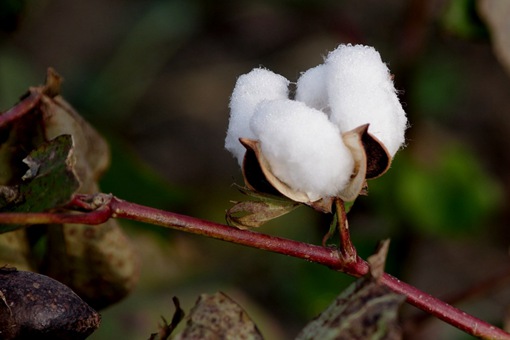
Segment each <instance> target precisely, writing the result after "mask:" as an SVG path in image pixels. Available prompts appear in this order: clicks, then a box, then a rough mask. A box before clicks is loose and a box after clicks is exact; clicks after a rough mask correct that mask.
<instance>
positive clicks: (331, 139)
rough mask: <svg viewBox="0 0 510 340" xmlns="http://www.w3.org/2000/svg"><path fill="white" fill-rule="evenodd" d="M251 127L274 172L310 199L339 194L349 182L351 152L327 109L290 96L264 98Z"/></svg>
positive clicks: (351, 166)
mask: <svg viewBox="0 0 510 340" xmlns="http://www.w3.org/2000/svg"><path fill="white" fill-rule="evenodd" d="M250 127H251V129H252V131H253V133H254V134H255V137H256V138H257V139H258V140H259V141H260V145H261V149H262V153H263V154H264V156H265V157H266V158H267V160H268V162H269V164H270V166H271V171H272V172H273V174H274V175H275V176H276V177H278V178H279V179H280V180H281V181H283V182H285V183H286V184H287V185H289V186H290V187H291V188H293V189H295V190H299V191H302V192H306V193H307V194H308V196H309V197H310V199H311V200H312V201H314V200H318V199H319V198H321V197H328V196H336V195H337V194H338V193H339V192H340V191H341V190H342V189H343V188H344V187H345V186H346V184H347V182H348V181H349V178H350V176H351V174H352V171H353V167H354V161H353V159H352V155H351V153H350V152H349V150H348V149H347V147H346V146H345V145H344V143H343V141H342V138H341V135H340V131H339V129H338V127H337V126H335V125H334V124H332V123H331V122H330V121H329V120H328V117H327V116H326V114H324V113H323V112H321V111H318V110H316V109H313V108H310V107H308V106H307V105H306V104H304V103H301V102H298V101H293V100H289V99H286V100H270V101H264V102H262V103H260V104H259V105H258V106H257V108H256V110H255V114H254V115H253V118H252V119H251V122H250Z"/></svg>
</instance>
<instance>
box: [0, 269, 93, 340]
mask: <svg viewBox="0 0 510 340" xmlns="http://www.w3.org/2000/svg"><path fill="white" fill-rule="evenodd" d="M100 321H101V317H100V315H99V314H98V313H97V312H96V311H94V310H93V309H92V308H90V307H89V306H88V305H87V304H86V303H85V302H83V300H82V299H80V298H79V297H78V295H76V294H75V293H74V292H73V291H72V290H71V289H69V288H68V287H67V286H65V285H63V284H61V283H60V282H58V281H56V280H53V279H51V278H49V277H47V276H44V275H41V274H37V273H32V272H25V271H17V270H16V269H14V268H5V267H4V268H0V334H1V338H2V339H6V340H8V339H85V338H86V337H87V336H89V335H90V334H91V333H92V332H94V331H95V330H96V329H97V327H98V326H99V323H100Z"/></svg>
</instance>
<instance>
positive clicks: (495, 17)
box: [477, 0, 510, 74]
mask: <svg viewBox="0 0 510 340" xmlns="http://www.w3.org/2000/svg"><path fill="white" fill-rule="evenodd" d="M477 5H478V11H479V13H480V16H481V17H482V19H484V21H485V22H486V23H487V26H488V27H489V30H490V32H491V38H492V39H491V40H492V44H493V49H494V53H495V55H496V57H497V58H498V59H499V61H500V62H501V64H503V66H504V67H505V68H506V71H507V73H508V74H510V34H508V32H509V30H510V20H508V13H509V11H510V2H509V1H508V0H480V1H478V2H477Z"/></svg>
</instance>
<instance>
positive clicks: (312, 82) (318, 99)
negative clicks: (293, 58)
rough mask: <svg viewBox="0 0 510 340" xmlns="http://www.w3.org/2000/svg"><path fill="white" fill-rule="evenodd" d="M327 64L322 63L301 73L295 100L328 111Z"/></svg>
mask: <svg viewBox="0 0 510 340" xmlns="http://www.w3.org/2000/svg"><path fill="white" fill-rule="evenodd" d="M326 79H327V66H326V65H324V64H322V65H319V66H316V67H313V68H311V69H309V70H307V71H306V72H304V73H302V74H301V76H300V77H299V79H298V81H297V86H296V100H297V101H300V102H303V103H305V104H306V105H308V106H309V107H313V108H314V109H317V110H320V111H322V112H326V113H328V112H329V99H328V92H327V87H326Z"/></svg>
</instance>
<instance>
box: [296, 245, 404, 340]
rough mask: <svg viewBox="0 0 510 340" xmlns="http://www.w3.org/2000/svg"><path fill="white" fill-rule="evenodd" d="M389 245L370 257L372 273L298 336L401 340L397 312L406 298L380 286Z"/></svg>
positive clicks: (356, 283)
mask: <svg viewBox="0 0 510 340" xmlns="http://www.w3.org/2000/svg"><path fill="white" fill-rule="evenodd" d="M388 246H389V241H388V240H385V241H383V242H382V243H381V245H380V247H379V249H378V251H377V253H376V254H375V255H372V256H371V257H370V260H369V262H370V273H369V274H367V275H365V276H364V277H362V278H359V279H358V280H357V281H356V282H354V283H353V284H351V285H350V286H349V287H348V288H347V289H346V290H345V291H344V292H342V293H341V294H340V295H339V296H338V297H337V298H336V299H335V300H334V301H333V302H332V303H331V304H330V305H329V306H328V307H327V308H326V309H325V310H324V311H323V312H322V313H321V314H320V315H319V316H318V317H317V318H316V319H315V320H313V321H311V322H310V323H309V324H308V325H306V327H305V328H304V329H303V330H302V331H301V332H300V333H299V335H298V336H297V338H296V339H297V340H304V339H346V340H347V339H374V340H375V339H388V340H396V339H401V338H402V330H401V327H400V325H399V318H398V312H399V309H400V306H401V305H402V304H403V303H404V301H405V299H406V297H405V296H404V295H399V294H397V293H394V292H393V291H392V290H391V289H390V288H388V287H387V286H385V285H383V284H382V283H380V282H379V281H380V280H379V279H380V277H381V275H382V273H383V272H384V263H385V261H386V255H387V252H388Z"/></svg>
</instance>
